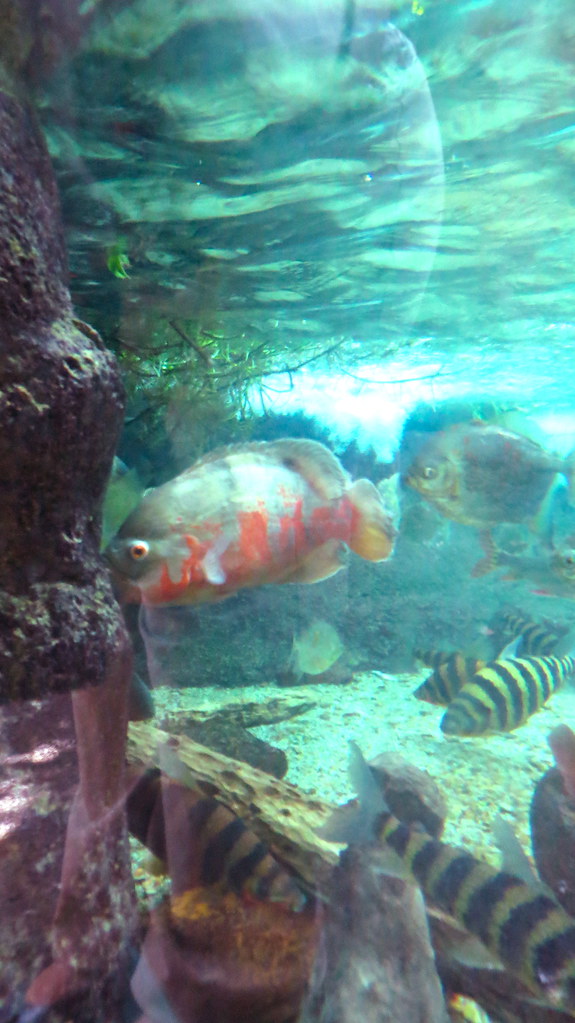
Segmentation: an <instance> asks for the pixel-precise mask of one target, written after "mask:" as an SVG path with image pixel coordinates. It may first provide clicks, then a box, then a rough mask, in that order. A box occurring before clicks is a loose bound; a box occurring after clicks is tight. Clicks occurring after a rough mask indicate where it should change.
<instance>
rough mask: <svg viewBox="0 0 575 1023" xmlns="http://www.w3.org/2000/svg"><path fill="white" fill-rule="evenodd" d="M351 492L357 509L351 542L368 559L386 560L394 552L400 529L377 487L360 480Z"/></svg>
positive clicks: (351, 545)
mask: <svg viewBox="0 0 575 1023" xmlns="http://www.w3.org/2000/svg"><path fill="white" fill-rule="evenodd" d="M347 493H348V497H349V500H350V501H351V503H352V505H353V509H354V512H355V514H354V517H353V523H352V531H351V537H350V541H349V546H350V547H351V549H352V551H355V553H356V554H359V555H360V557H362V558H366V560H367V561H385V559H386V558H389V556H390V555H391V554H392V553H393V545H394V543H395V538H396V536H397V530H396V528H395V526H394V524H393V519H392V516H391V514H390V513H389V512H388V510H387V509H386V507H385V505H384V503H383V501H382V499H381V496H380V495H379V493H378V491H377V489H376V487H374V485H373V483H370V481H369V480H365V479H363V480H356V481H355V483H352V485H351V486H350V488H349V490H348V492H347Z"/></svg>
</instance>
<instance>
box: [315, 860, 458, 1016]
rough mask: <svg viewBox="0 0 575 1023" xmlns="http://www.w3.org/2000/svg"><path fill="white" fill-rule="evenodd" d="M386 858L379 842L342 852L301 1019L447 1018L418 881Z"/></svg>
mask: <svg viewBox="0 0 575 1023" xmlns="http://www.w3.org/2000/svg"><path fill="white" fill-rule="evenodd" d="M381 864H382V854H381V851H380V850H374V849H359V848H353V849H351V848H350V849H348V850H346V852H345V853H344V854H342V856H341V858H340V863H339V865H338V866H337V867H336V868H335V870H334V872H333V875H332V877H331V881H330V883H329V885H328V888H327V890H326V891H325V892H324V896H325V899H326V903H327V909H326V925H325V933H324V948H323V953H322V954H320V955H319V956H318V960H317V962H316V967H315V976H314V979H313V981H312V989H311V992H310V995H309V997H308V999H307V1001H306V1004H305V1006H304V1008H303V1010H302V1014H301V1016H300V1018H299V1023H357V1021H358V1020H361V1021H362V1023H397V1021H398V1020H405V1021H407V1020H409V1023H448V1016H447V1010H446V1008H445V1003H444V999H443V992H442V990H441V985H440V983H439V978H438V976H437V972H436V969H435V963H434V957H433V949H432V947H431V944H430V940H429V932H428V926H427V920H426V915H425V907H424V904H423V899H422V897H421V894H420V892H419V889H418V888H416V887H415V886H414V885H412V884H408V883H406V882H404V881H401V880H399V879H397V878H392V877H389V876H384V875H383V874H382V872H381Z"/></svg>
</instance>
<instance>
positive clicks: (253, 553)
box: [238, 506, 272, 566]
mask: <svg viewBox="0 0 575 1023" xmlns="http://www.w3.org/2000/svg"><path fill="white" fill-rule="evenodd" d="M238 526H239V530H240V539H239V550H240V555H241V557H242V560H243V559H245V562H246V563H247V564H249V565H251V566H254V565H269V564H271V561H272V554H271V551H270V544H269V538H268V527H269V515H268V512H267V510H266V509H265V508H264V507H263V506H262V508H259V509H256V510H254V511H246V512H238Z"/></svg>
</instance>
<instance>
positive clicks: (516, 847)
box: [493, 813, 544, 888]
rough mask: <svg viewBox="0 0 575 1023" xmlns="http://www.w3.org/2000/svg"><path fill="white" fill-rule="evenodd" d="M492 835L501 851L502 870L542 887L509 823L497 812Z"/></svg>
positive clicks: (530, 884) (533, 885)
mask: <svg viewBox="0 0 575 1023" xmlns="http://www.w3.org/2000/svg"><path fill="white" fill-rule="evenodd" d="M493 835H494V838H495V841H496V843H497V846H498V848H499V850H500V852H501V856H502V864H501V867H502V870H504V871H505V873H506V874H513V875H514V876H515V877H519V878H521V880H522V881H524V882H525V884H528V885H529V886H530V887H531V888H543V887H544V886H543V884H542V883H541V881H540V880H539V878H538V876H537V874H536V873H535V870H534V869H533V867H532V866H531V862H530V860H529V857H528V856H527V854H526V852H525V851H524V849H523V846H522V845H521V843H520V841H519V839H518V838H517V835H516V834H515V832H514V830H513V828H512V826H511V824H510V823H509V821H507V820H505V817H502V816H501V814H499V813H498V814H497V816H496V817H495V820H494V821H493Z"/></svg>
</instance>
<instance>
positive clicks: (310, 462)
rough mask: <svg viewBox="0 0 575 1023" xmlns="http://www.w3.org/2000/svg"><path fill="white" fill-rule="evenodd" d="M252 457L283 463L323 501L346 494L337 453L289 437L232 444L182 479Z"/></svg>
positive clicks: (213, 453)
mask: <svg viewBox="0 0 575 1023" xmlns="http://www.w3.org/2000/svg"><path fill="white" fill-rule="evenodd" d="M249 455H253V456H254V457H255V458H257V459H258V460H260V459H261V460H262V461H270V462H275V463H283V465H285V466H286V467H288V468H290V469H292V470H293V471H294V472H297V473H299V475H300V476H302V477H303V478H304V479H305V481H306V482H307V483H308V484H309V486H310V487H311V488H312V490H315V492H316V493H317V494H319V496H320V497H322V498H324V500H328V501H332V500H336V499H337V498H338V497H341V496H342V494H344V493H345V491H346V489H347V486H348V482H349V478H348V476H347V473H346V472H345V470H344V469H343V468H342V466H341V465H340V463H339V462H338V460H337V458H336V457H335V455H334V454H332V452H331V451H330V450H329V448H326V447H325V446H324V445H323V444H320V443H319V441H317V440H306V439H303V438H302V439H300V438H291V437H290V438H286V439H285V440H274V441H252V442H250V443H247V444H230V445H228V446H227V447H221V448H216V449H215V450H214V451H208V452H207V453H206V454H205V455H202V456H201V457H200V458H199V459H198V460H197V461H196V462H194V464H193V465H191V466H190V467H189V469H185V470H184V472H182V473H181V474H180V475H181V476H186V475H188V473H192V472H195V471H196V469H200V468H202V467H203V466H206V465H209V464H210V463H212V462H219V461H222V460H225V459H227V460H228V461H233V460H234V459H235V458H238V457H240V458H241V457H243V456H246V457H248V456H249Z"/></svg>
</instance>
